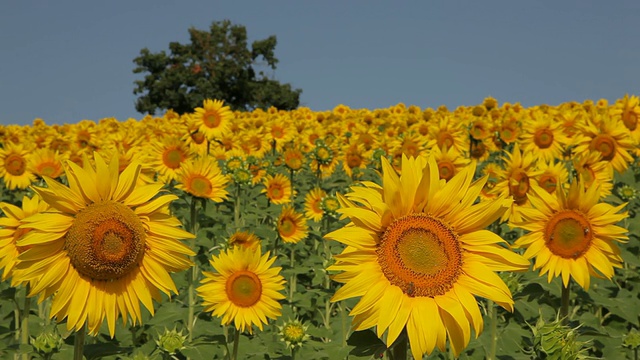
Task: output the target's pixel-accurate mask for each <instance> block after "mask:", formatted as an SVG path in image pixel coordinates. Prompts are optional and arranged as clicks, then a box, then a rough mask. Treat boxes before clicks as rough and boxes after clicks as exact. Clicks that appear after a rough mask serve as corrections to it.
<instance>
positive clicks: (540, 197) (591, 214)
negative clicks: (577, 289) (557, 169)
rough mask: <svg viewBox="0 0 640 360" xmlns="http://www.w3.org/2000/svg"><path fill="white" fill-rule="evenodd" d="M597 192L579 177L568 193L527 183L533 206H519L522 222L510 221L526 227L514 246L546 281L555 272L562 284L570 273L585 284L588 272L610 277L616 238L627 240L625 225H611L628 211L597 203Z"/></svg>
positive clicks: (615, 257)
mask: <svg viewBox="0 0 640 360" xmlns="http://www.w3.org/2000/svg"><path fill="white" fill-rule="evenodd" d="M599 193H600V190H599V189H598V186H597V184H596V185H595V186H591V187H588V188H585V186H584V184H583V183H582V182H581V181H579V180H575V181H574V182H572V183H571V186H570V187H569V190H568V192H567V191H565V190H564V189H563V188H561V187H559V188H558V189H557V190H556V196H553V195H551V194H549V193H547V192H546V191H544V190H543V189H542V188H540V187H533V193H532V196H531V204H532V205H533V206H532V207H531V208H526V209H522V221H518V222H513V223H512V224H513V225H514V226H517V227H520V228H522V229H524V230H528V231H529V233H528V234H526V235H524V236H522V237H520V238H519V239H518V240H516V242H515V246H517V247H520V248H526V249H527V250H526V251H525V253H524V257H525V258H527V259H531V258H534V257H535V258H536V259H535V263H534V266H533V268H534V270H535V269H540V275H544V274H548V281H549V282H551V279H553V278H554V277H557V276H561V277H562V283H563V284H564V286H565V287H567V286H568V284H569V278H573V279H574V280H575V281H576V282H577V283H578V284H580V286H582V287H583V288H584V289H588V288H589V282H590V277H591V276H597V277H602V276H604V277H606V278H607V279H611V277H612V276H613V273H614V268H615V267H618V268H619V267H621V264H622V257H621V256H620V250H619V249H618V247H617V245H616V243H617V242H622V241H625V240H626V239H627V236H626V235H625V233H626V232H627V230H626V229H625V228H622V227H619V226H616V225H614V224H616V223H617V222H619V221H621V220H622V219H624V218H626V217H627V216H628V215H627V213H626V212H620V210H622V209H623V208H624V206H625V205H626V204H623V205H620V206H617V207H614V206H613V205H610V204H608V203H604V202H598V199H599Z"/></svg>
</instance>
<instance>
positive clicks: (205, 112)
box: [191, 99, 233, 141]
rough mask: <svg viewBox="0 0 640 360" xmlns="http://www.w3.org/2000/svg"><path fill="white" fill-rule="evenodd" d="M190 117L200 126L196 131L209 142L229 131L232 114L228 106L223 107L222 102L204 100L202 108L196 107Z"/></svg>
mask: <svg viewBox="0 0 640 360" xmlns="http://www.w3.org/2000/svg"><path fill="white" fill-rule="evenodd" d="M191 116H192V118H193V119H194V120H195V122H196V124H199V125H200V127H199V128H198V130H199V131H200V132H202V133H203V134H204V136H205V137H206V138H207V139H208V140H209V141H213V140H215V139H216V138H217V137H220V135H222V133H224V132H226V131H228V130H229V122H230V121H231V119H232V118H233V112H231V109H230V108H229V107H228V106H224V102H223V101H222V100H210V99H205V100H204V103H203V107H197V108H196V109H195V111H194V113H193V114H192V115H191Z"/></svg>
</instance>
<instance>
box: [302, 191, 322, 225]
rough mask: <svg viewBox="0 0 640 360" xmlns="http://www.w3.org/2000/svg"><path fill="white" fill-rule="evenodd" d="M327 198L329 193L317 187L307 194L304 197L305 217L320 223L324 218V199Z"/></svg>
mask: <svg viewBox="0 0 640 360" xmlns="http://www.w3.org/2000/svg"><path fill="white" fill-rule="evenodd" d="M325 196H327V193H326V192H325V191H324V190H322V189H321V188H319V187H315V188H313V189H311V190H309V192H308V193H307V195H305V197H304V215H305V216H306V217H307V219H309V220H313V221H316V222H320V221H321V220H322V216H324V210H322V198H324V197H325Z"/></svg>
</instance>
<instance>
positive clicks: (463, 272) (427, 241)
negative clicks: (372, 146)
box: [325, 157, 529, 359]
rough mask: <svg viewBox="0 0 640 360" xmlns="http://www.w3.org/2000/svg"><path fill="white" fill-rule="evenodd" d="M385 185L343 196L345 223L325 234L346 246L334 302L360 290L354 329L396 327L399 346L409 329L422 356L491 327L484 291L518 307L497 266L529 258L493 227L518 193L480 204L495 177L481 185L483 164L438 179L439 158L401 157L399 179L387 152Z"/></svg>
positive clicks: (521, 265)
mask: <svg viewBox="0 0 640 360" xmlns="http://www.w3.org/2000/svg"><path fill="white" fill-rule="evenodd" d="M382 167H383V171H382V172H383V175H382V176H383V186H379V185H376V184H375V183H372V182H365V183H363V185H364V186H353V187H351V190H352V192H351V193H349V194H347V195H346V196H339V199H340V201H341V203H342V205H343V206H342V208H341V209H340V210H338V211H339V212H340V213H341V214H342V216H343V217H344V218H348V219H350V220H351V222H350V223H349V224H347V225H346V226H345V227H343V228H341V229H339V230H336V231H333V232H331V233H329V234H327V235H326V236H325V238H327V239H331V240H337V241H339V242H341V243H343V244H345V245H347V248H346V249H345V250H344V251H343V252H342V254H340V255H337V256H336V259H337V262H336V264H335V265H333V266H330V267H329V268H328V270H330V271H331V270H338V271H341V272H342V273H340V274H338V275H336V276H335V277H334V280H336V281H339V282H342V283H345V284H344V285H343V286H342V287H341V288H340V289H338V291H337V292H336V293H335V295H334V296H333V298H332V299H331V301H341V300H344V299H348V298H352V297H361V299H360V301H359V302H358V303H357V304H356V305H355V307H353V309H352V310H351V313H350V314H351V315H353V316H354V318H353V323H352V327H353V328H354V330H356V331H358V330H364V329H367V328H371V327H374V326H376V328H377V334H378V337H382V335H383V334H384V333H385V332H387V331H388V333H387V337H386V343H387V346H390V345H391V344H392V343H393V342H394V341H395V340H396V339H397V338H398V336H399V335H400V333H401V332H402V330H403V329H406V331H407V335H408V337H409V343H410V346H411V352H412V353H413V357H414V358H416V359H422V356H423V354H424V353H431V351H433V349H434V347H436V346H437V347H438V348H439V349H440V350H442V351H445V349H446V341H447V338H448V339H449V342H450V344H451V349H452V351H453V353H454V355H456V356H457V355H458V354H460V353H461V352H462V350H463V349H464V348H465V347H466V346H467V344H468V343H469V340H470V336H471V329H473V330H474V331H475V334H476V337H477V336H478V334H479V333H480V332H481V331H482V327H483V321H482V314H481V312H480V309H479V308H478V303H477V300H476V298H475V296H482V297H485V298H488V299H491V300H493V301H494V302H496V303H497V304H499V305H500V306H502V307H504V308H505V309H508V310H510V311H512V310H513V303H514V302H513V299H512V298H511V293H510V291H509V288H508V287H507V286H506V285H505V283H504V282H503V281H502V279H500V277H499V276H498V275H497V274H496V273H495V272H496V271H523V270H526V269H528V268H529V262H528V261H526V260H525V259H524V258H523V257H521V256H520V255H518V254H516V253H513V252H512V251H510V250H509V249H508V248H506V247H504V246H503V244H506V242H505V241H504V240H503V239H502V238H500V237H499V236H498V235H496V234H494V233H493V232H490V231H487V230H484V228H485V227H486V226H488V225H489V224H491V223H493V222H494V221H495V220H496V219H498V218H499V217H500V215H501V214H502V213H503V212H504V211H505V210H506V207H507V206H508V204H509V202H510V201H509V200H504V199H497V200H495V201H484V202H480V203H476V200H477V198H478V195H479V194H480V191H481V189H482V187H483V186H484V183H485V181H486V177H485V178H482V179H481V180H478V181H476V182H472V179H473V175H474V173H475V165H473V164H472V165H470V166H468V167H467V168H465V169H463V170H462V171H460V172H459V173H458V174H457V175H455V176H454V177H453V178H452V179H451V180H449V182H445V181H444V180H440V179H439V171H438V167H437V164H436V162H435V159H434V158H433V157H430V158H429V159H428V160H426V159H424V158H417V159H412V158H407V157H403V158H402V170H401V175H400V176H398V174H397V173H396V171H395V170H394V169H393V167H392V166H391V165H390V164H389V162H388V161H387V160H386V159H385V158H382Z"/></svg>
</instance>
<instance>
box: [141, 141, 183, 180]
mask: <svg viewBox="0 0 640 360" xmlns="http://www.w3.org/2000/svg"><path fill="white" fill-rule="evenodd" d="M193 156H194V154H193V153H192V152H191V150H190V149H189V147H188V146H187V145H186V144H185V143H184V142H183V141H182V140H180V139H179V138H177V137H164V138H162V139H161V140H159V141H154V142H152V143H151V146H150V148H149V151H148V153H147V159H146V161H145V165H146V166H148V167H150V168H152V169H153V170H155V171H156V172H157V173H158V180H159V181H162V182H165V183H169V182H171V181H172V180H176V179H177V178H178V171H180V169H181V168H182V166H183V165H184V163H185V162H186V161H187V160H189V159H192V158H193Z"/></svg>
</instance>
